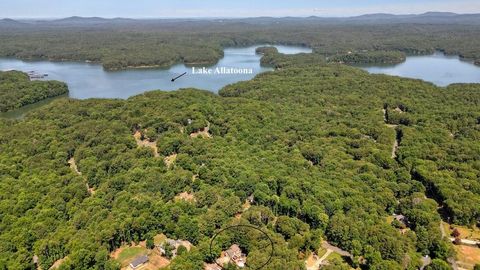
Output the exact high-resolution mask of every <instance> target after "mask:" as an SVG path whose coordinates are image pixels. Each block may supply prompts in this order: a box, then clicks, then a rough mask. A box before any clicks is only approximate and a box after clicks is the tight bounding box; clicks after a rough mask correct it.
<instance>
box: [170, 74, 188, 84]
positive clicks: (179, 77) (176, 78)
mask: <svg viewBox="0 0 480 270" xmlns="http://www.w3.org/2000/svg"><path fill="white" fill-rule="evenodd" d="M185 74H187V72H184V73H183V74H182V75H180V76H177V77H175V78H173V79H172V82H174V81H175V80H176V79H178V78H180V77H182V76H185Z"/></svg>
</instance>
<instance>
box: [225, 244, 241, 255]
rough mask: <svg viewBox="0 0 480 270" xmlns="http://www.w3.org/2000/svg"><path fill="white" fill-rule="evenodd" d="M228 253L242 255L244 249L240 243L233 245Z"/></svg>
mask: <svg viewBox="0 0 480 270" xmlns="http://www.w3.org/2000/svg"><path fill="white" fill-rule="evenodd" d="M226 253H227V254H228V256H229V257H233V256H241V255H242V250H241V249H240V247H239V246H238V245H232V246H231V247H230V248H229V249H228V250H227V251H226Z"/></svg>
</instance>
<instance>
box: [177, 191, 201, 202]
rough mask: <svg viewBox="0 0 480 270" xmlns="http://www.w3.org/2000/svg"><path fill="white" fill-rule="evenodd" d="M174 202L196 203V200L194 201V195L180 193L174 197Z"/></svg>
mask: <svg viewBox="0 0 480 270" xmlns="http://www.w3.org/2000/svg"><path fill="white" fill-rule="evenodd" d="M174 200H175V201H186V202H196V201H197V199H195V195H193V194H191V193H188V192H182V193H180V194H178V195H177V196H175V198H174Z"/></svg>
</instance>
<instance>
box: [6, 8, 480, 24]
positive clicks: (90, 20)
mask: <svg viewBox="0 0 480 270" xmlns="http://www.w3.org/2000/svg"><path fill="white" fill-rule="evenodd" d="M188 21H204V22H208V21H215V22H218V21H221V22H231V23H235V22H241V23H253V24H270V23H289V22H305V23H315V22H316V23H325V24H328V23H331V24H338V23H345V24H349V23H355V24H371V23H373V24H375V23H420V24H422V23H424V24H473V25H480V14H456V13H450V12H427V13H424V14H418V15H414V14H412V15H394V14H386V13H376V14H366V15H361V16H355V17H316V16H311V17H306V18H305V17H283V18H273V17H254V18H241V19H233V18H232V19H228V18H223V19H220V18H217V19H213V18H203V19H202V18H197V19H195V18H190V19H189V18H185V19H181V18H179V19H129V18H113V19H107V18H101V17H78V16H74V17H68V18H63V19H53V20H12V19H8V18H6V19H2V20H0V27H1V28H21V27H32V26H45V27H58V26H60V27H62V26H63V27H69V26H79V27H81V26H102V25H105V26H108V25H117V24H120V25H125V24H135V25H141V24H160V23H172V22H188Z"/></svg>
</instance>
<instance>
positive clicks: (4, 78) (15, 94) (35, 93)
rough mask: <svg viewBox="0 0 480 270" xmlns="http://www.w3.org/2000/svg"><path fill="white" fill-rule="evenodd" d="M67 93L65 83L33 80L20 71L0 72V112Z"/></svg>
mask: <svg viewBox="0 0 480 270" xmlns="http://www.w3.org/2000/svg"><path fill="white" fill-rule="evenodd" d="M66 93H68V87H67V85H66V84H65V83H63V82H59V81H43V80H34V79H32V78H31V77H30V76H29V75H28V74H26V73H23V72H20V71H4V72H3V71H0V112H7V111H12V110H15V109H18V108H21V107H23V106H26V105H29V104H33V103H36V102H39V101H41V100H44V99H47V98H51V97H56V96H60V95H63V94H66Z"/></svg>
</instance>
